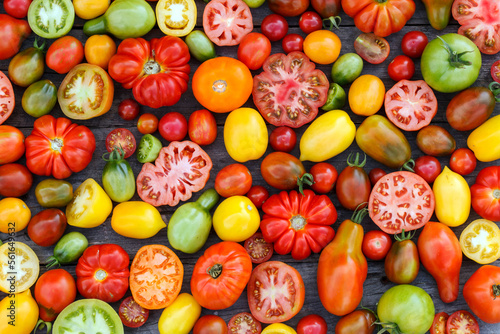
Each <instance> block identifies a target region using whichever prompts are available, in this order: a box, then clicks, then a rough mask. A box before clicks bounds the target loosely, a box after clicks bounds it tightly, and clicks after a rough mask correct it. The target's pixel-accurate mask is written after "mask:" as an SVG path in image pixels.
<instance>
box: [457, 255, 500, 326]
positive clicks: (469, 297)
mask: <svg viewBox="0 0 500 334" xmlns="http://www.w3.org/2000/svg"><path fill="white" fill-rule="evenodd" d="M499 282H500V268H499V267H497V266H493V265H485V266H482V267H480V268H479V269H478V270H476V272H475V273H474V274H472V276H471V277H470V278H469V279H468V280H467V282H465V285H464V291H463V294H464V299H465V301H466V302H467V305H469V307H470V309H471V311H472V312H474V314H475V315H476V316H477V317H478V318H479V319H481V320H482V321H484V322H487V323H489V324H495V323H499V322H500V298H499V296H500V285H499Z"/></svg>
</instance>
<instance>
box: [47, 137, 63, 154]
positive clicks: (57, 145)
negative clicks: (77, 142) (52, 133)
mask: <svg viewBox="0 0 500 334" xmlns="http://www.w3.org/2000/svg"><path fill="white" fill-rule="evenodd" d="M49 142H50V149H51V150H52V151H56V152H57V153H61V150H62V148H63V146H64V142H63V140H62V139H61V138H57V137H56V138H52V139H49Z"/></svg>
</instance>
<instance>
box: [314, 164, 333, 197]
mask: <svg viewBox="0 0 500 334" xmlns="http://www.w3.org/2000/svg"><path fill="white" fill-rule="evenodd" d="M310 173H311V175H312V176H313V180H314V183H313V184H312V186H311V188H312V190H314V191H315V192H317V193H320V194H326V193H328V192H330V191H332V190H333V187H335V182H336V181H337V177H338V176H339V173H338V172H337V169H335V167H334V166H333V165H331V164H329V163H328V162H320V163H317V164H315V165H313V166H312V167H311V170H310Z"/></svg>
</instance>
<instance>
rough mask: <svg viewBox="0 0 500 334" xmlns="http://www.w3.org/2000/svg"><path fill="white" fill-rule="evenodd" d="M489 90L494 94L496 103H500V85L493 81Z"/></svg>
mask: <svg viewBox="0 0 500 334" xmlns="http://www.w3.org/2000/svg"><path fill="white" fill-rule="evenodd" d="M488 88H489V89H490V91H491V92H492V93H493V96H494V97H495V101H497V102H500V83H498V82H495V81H493V82H492V83H490V85H489V86H488Z"/></svg>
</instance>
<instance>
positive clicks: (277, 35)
mask: <svg viewBox="0 0 500 334" xmlns="http://www.w3.org/2000/svg"><path fill="white" fill-rule="evenodd" d="M260 30H261V31H262V33H263V34H264V35H265V36H266V37H267V38H269V40H270V41H271V42H276V41H279V40H280V39H282V38H283V37H285V35H286V34H287V33H288V22H287V21H286V19H285V18H284V17H283V16H281V15H279V14H269V15H267V16H266V17H264V19H263V20H262V23H261V25H260Z"/></svg>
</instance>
